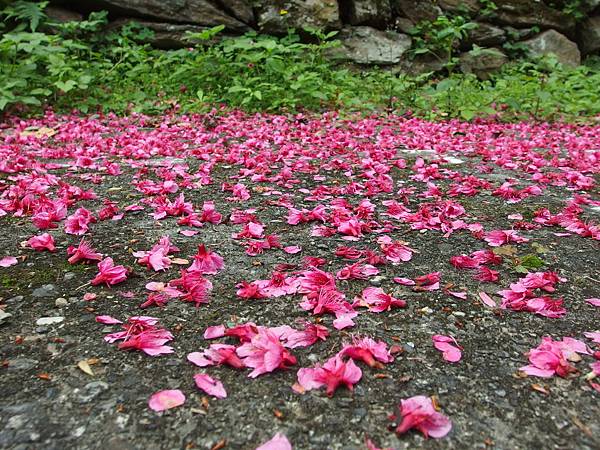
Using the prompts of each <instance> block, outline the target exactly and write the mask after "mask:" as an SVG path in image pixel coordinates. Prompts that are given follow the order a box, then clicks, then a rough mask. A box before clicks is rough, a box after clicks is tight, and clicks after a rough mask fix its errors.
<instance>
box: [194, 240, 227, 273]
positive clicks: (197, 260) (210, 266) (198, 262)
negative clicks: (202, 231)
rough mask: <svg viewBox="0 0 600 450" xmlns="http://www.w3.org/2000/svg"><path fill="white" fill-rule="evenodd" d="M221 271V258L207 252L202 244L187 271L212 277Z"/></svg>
mask: <svg viewBox="0 0 600 450" xmlns="http://www.w3.org/2000/svg"><path fill="white" fill-rule="evenodd" d="M222 269H223V258H221V256H219V255H218V254H217V253H215V252H213V251H210V250H207V249H206V247H205V246H204V244H201V245H199V246H198V253H197V254H196V256H194V262H193V263H192V265H191V266H190V267H189V268H188V271H190V272H193V271H197V272H200V273H201V274H203V275H214V274H216V273H217V272H219V271H220V270H222Z"/></svg>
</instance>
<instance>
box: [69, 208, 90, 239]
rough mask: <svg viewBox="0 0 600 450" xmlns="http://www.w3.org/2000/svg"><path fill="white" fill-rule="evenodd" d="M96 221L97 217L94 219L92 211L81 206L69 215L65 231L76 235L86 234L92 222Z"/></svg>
mask: <svg viewBox="0 0 600 450" xmlns="http://www.w3.org/2000/svg"><path fill="white" fill-rule="evenodd" d="M95 221H96V219H94V217H93V216H92V213H91V212H90V211H88V210H87V209H85V208H79V209H78V210H77V211H75V213H74V214H72V215H70V216H69V217H67V220H66V222H65V233H68V234H76V235H82V234H85V233H87V231H88V230H89V225H90V223H93V222H95Z"/></svg>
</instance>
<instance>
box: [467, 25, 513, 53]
mask: <svg viewBox="0 0 600 450" xmlns="http://www.w3.org/2000/svg"><path fill="white" fill-rule="evenodd" d="M475 23H476V24H477V28H474V29H472V30H469V34H468V36H467V42H468V43H469V44H476V45H479V46H480V47H494V46H496V45H501V44H503V43H504V42H506V31H505V30H503V29H502V28H500V27H497V26H495V25H491V24H489V23H486V22H475Z"/></svg>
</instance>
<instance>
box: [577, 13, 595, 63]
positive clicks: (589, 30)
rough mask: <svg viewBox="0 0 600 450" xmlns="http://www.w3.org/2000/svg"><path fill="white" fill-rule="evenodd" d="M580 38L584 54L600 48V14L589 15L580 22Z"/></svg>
mask: <svg viewBox="0 0 600 450" xmlns="http://www.w3.org/2000/svg"><path fill="white" fill-rule="evenodd" d="M578 40H579V43H580V45H581V52H582V53H583V54H584V55H589V54H590V53H594V52H597V51H598V50H600V16H596V17H589V18H588V19H587V20H584V21H583V22H582V23H581V24H580V26H579V32H578Z"/></svg>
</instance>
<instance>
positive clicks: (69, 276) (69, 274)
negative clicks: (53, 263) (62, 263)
mask: <svg viewBox="0 0 600 450" xmlns="http://www.w3.org/2000/svg"><path fill="white" fill-rule="evenodd" d="M73 278H75V274H74V273H73V272H67V273H65V276H64V277H63V279H64V280H65V281H69V280H72V279H73Z"/></svg>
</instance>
